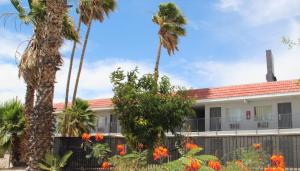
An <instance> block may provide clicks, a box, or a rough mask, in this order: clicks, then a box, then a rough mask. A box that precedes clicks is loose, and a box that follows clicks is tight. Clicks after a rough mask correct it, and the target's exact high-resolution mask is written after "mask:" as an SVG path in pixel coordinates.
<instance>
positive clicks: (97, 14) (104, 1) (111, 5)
mask: <svg viewBox="0 0 300 171" xmlns="http://www.w3.org/2000/svg"><path fill="white" fill-rule="evenodd" d="M116 4H117V3H116V1H115V0H81V1H80V17H81V20H82V22H83V23H84V24H85V25H87V31H86V34H85V38H84V43H83V48H82V52H81V57H80V63H79V69H78V72H77V77H76V82H75V87H74V93H73V99H72V105H74V104H75V100H76V96H77V89H78V84H79V79H80V74H81V70H82V65H83V59H84V55H85V50H86V46H87V42H88V39H89V34H90V31H91V26H92V21H93V20H98V21H99V22H103V21H104V18H105V16H108V15H109V13H110V12H113V11H114V10H115V9H116Z"/></svg>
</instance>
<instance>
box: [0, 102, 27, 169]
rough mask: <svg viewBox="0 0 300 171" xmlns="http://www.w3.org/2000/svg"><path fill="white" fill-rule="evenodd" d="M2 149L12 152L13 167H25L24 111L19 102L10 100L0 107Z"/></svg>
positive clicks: (0, 146)
mask: <svg viewBox="0 0 300 171" xmlns="http://www.w3.org/2000/svg"><path fill="white" fill-rule="evenodd" d="M0 118H1V119H0V120H1V124H0V149H1V151H2V152H6V151H8V150H10V151H11V159H12V164H13V166H21V165H24V163H25V161H22V159H21V158H20V157H21V148H22V146H21V144H20V142H21V138H22V135H23V129H24V109H23V105H22V104H21V102H20V101H18V100H10V101H8V102H5V103H4V104H2V106H1V107H0Z"/></svg>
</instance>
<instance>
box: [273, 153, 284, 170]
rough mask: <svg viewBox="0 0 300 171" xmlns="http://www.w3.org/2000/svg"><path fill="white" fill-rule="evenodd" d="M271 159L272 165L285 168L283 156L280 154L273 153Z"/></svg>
mask: <svg viewBox="0 0 300 171" xmlns="http://www.w3.org/2000/svg"><path fill="white" fill-rule="evenodd" d="M271 161H272V164H273V166H274V167H281V168H285V164H284V157H283V156H282V155H273V156H272V157H271Z"/></svg>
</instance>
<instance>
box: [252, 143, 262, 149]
mask: <svg viewBox="0 0 300 171" xmlns="http://www.w3.org/2000/svg"><path fill="white" fill-rule="evenodd" d="M260 146H261V145H260V144H253V148H254V149H255V150H259V149H260Z"/></svg>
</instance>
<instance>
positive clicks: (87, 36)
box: [72, 9, 94, 106]
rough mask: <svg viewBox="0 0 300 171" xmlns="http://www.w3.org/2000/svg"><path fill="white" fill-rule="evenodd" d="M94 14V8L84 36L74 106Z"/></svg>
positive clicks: (73, 100)
mask: <svg viewBox="0 0 300 171" xmlns="http://www.w3.org/2000/svg"><path fill="white" fill-rule="evenodd" d="M93 15H94V10H93V9H92V11H91V14H90V18H89V23H88V27H87V31H86V34H85V38H84V43H83V47H82V52H81V57H80V63H79V68H78V73H77V77H76V82H75V88H74V93H73V99H72V106H74V104H75V100H76V96H77V89H78V84H79V79H80V74H81V70H82V65H83V59H84V55H85V50H86V46H87V42H88V39H89V34H90V31H91V27H92V22H93Z"/></svg>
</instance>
